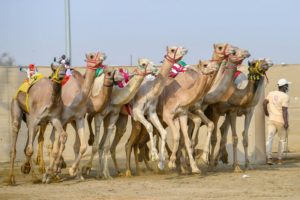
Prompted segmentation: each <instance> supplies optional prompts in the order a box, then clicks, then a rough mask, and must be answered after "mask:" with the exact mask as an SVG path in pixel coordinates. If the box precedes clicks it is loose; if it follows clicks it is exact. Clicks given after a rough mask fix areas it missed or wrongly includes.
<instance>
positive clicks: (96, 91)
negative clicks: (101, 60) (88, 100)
mask: <svg viewBox="0 0 300 200" xmlns="http://www.w3.org/2000/svg"><path fill="white" fill-rule="evenodd" d="M103 83H104V73H102V74H101V75H100V76H98V77H96V78H95V81H94V85H93V88H92V97H95V96H97V95H98V94H100V91H101V89H102V86H103Z"/></svg>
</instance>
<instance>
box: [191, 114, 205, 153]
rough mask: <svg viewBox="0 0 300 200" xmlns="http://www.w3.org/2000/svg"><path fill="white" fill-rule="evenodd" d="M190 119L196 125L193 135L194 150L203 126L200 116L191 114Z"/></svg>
mask: <svg viewBox="0 0 300 200" xmlns="http://www.w3.org/2000/svg"><path fill="white" fill-rule="evenodd" d="M188 117H189V119H191V120H192V121H193V123H194V130H193V133H192V148H193V149H194V148H195V147H196V146H197V144H198V134H199V129H200V126H201V122H202V120H201V118H200V117H199V116H198V115H195V114H193V113H191V112H189V113H188Z"/></svg>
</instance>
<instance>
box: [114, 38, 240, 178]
mask: <svg viewBox="0 0 300 200" xmlns="http://www.w3.org/2000/svg"><path fill="white" fill-rule="evenodd" d="M234 51H235V47H232V46H231V45H229V44H215V45H214V54H213V57H212V60H213V61H214V62H217V64H218V65H220V64H221V62H222V60H224V59H225V58H226V57H227V56H228V55H229V54H231V53H233V52H234ZM169 71H170V69H168V73H167V75H169ZM188 71H189V69H188ZM191 72H194V70H192V71H191ZM187 74H188V75H187ZM187 74H185V73H180V74H179V75H178V76H177V77H176V78H175V79H176V81H177V82H178V83H179V84H180V85H181V86H184V87H185V88H188V87H190V86H191V85H193V84H194V83H195V80H196V79H197V78H198V74H197V73H187ZM214 77H215V76H213V78H214ZM172 80H173V79H169V83H170V82H171V81H172ZM186 82H188V83H189V84H190V85H189V86H186ZM210 82H212V81H210ZM142 87H143V86H142ZM142 87H141V88H142ZM149 88H151V87H149ZM149 92H150V94H151V92H152V90H150V91H149ZM144 93H145V92H144ZM144 93H142V95H140V96H141V97H142V98H140V99H138V100H139V101H140V103H139V102H138V103H137V104H138V105H139V104H141V105H142V106H140V108H139V109H138V111H140V110H146V111H147V110H148V113H155V116H156V118H157V114H156V104H157V100H156V99H155V100H156V101H154V102H153V103H151V102H149V101H146V103H144V102H145V100H148V99H149V98H147V96H145V95H144ZM144 96H145V97H146V98H144V99H143V97H144ZM156 96H159V95H156ZM154 97H155V95H154ZM141 100H143V101H141ZM142 103H143V104H142ZM144 104H145V105H144ZM134 105H135V104H134ZM149 108H150V109H149ZM150 111H151V112H150ZM145 114H146V115H148V116H149V114H147V112H146V113H145ZM156 118H155V117H153V118H152V119H156ZM150 119H151V118H150ZM153 121H154V120H152V121H151V122H152V123H153ZM154 123H155V121H154ZM120 124H121V125H125V126H126V122H125V123H124V122H121V123H120ZM150 125H151V124H150ZM151 128H152V127H151ZM118 130H120V131H118ZM122 130H123V131H125V130H126V127H122V126H118V127H117V133H118V132H122ZM140 130H141V125H140V124H139V123H137V122H133V130H132V134H131V137H130V138H129V140H128V142H127V144H126V153H127V170H126V174H127V175H128V176H130V175H131V170H130V152H131V148H132V145H133V146H134V152H135V155H136V154H137V145H138V143H139V142H138V141H139V139H138V138H141V137H142V136H141V134H140V133H139V132H140ZM150 130H152V129H150ZM123 134H124V133H121V134H120V133H118V134H116V137H115V140H114V142H113V145H112V148H113V147H114V148H113V149H112V150H111V151H112V158H113V160H115V155H114V154H115V153H114V152H115V148H116V145H117V142H118V141H119V140H120V138H121V136H122V135H123ZM116 138H117V142H116ZM143 141H147V139H143ZM162 145H164V143H163V142H162ZM160 155H161V156H160V157H161V158H163V160H161V162H160V163H159V168H161V169H162V166H163V163H164V162H163V161H164V147H162V148H161V151H160ZM135 158H136V159H135V160H136V164H137V165H136V166H137V173H138V171H139V170H138V161H137V156H136V157H135ZM144 160H145V159H144ZM145 161H146V160H145ZM146 166H148V164H147V163H146ZM115 167H116V169H117V171H119V170H118V166H117V164H116V161H115Z"/></svg>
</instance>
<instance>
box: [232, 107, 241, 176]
mask: <svg viewBox="0 0 300 200" xmlns="http://www.w3.org/2000/svg"><path fill="white" fill-rule="evenodd" d="M229 115H230V125H231V131H232V146H233V168H234V172H242V170H241V168H240V166H239V164H238V161H237V145H238V137H237V134H236V117H237V113H236V112H230V113H229Z"/></svg>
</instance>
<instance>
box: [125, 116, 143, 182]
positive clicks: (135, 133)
mask: <svg viewBox="0 0 300 200" xmlns="http://www.w3.org/2000/svg"><path fill="white" fill-rule="evenodd" d="M140 132H141V123H140V122H138V121H134V120H132V130H131V134H130V137H129V139H128V141H127V143H126V145H125V150H126V176H128V177H129V176H131V165H130V157H131V151H132V147H133V144H134V143H135V142H136V140H137V138H138V137H139V135H140Z"/></svg>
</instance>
